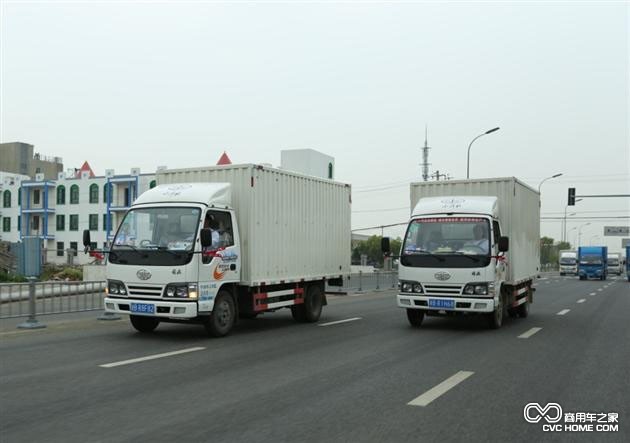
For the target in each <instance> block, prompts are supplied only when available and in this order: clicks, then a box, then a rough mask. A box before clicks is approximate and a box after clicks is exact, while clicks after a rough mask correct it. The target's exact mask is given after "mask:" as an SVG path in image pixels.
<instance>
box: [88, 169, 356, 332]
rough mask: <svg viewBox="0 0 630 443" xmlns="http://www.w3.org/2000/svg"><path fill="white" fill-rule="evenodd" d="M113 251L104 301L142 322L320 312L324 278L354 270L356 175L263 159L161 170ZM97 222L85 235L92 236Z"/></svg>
mask: <svg viewBox="0 0 630 443" xmlns="http://www.w3.org/2000/svg"><path fill="white" fill-rule="evenodd" d="M157 182H158V186H156V187H154V188H153V189H150V190H148V191H146V192H145V193H143V194H142V195H140V197H138V199H137V200H136V201H135V202H134V204H133V205H132V207H131V208H130V209H129V211H128V212H127V213H126V214H125V216H124V219H123V220H122V222H121V224H120V226H119V228H118V230H117V232H116V235H115V237H114V239H113V243H112V246H111V248H110V251H109V259H108V264H107V270H106V273H107V296H106V297H105V311H107V312H111V313H116V314H126V315H129V317H130V320H131V324H132V325H133V327H134V328H136V329H137V330H138V331H140V332H151V331H153V330H154V329H155V328H156V327H157V326H158V324H159V323H160V322H177V323H200V324H202V325H203V326H204V327H205V328H206V330H207V332H208V333H209V334H210V335H212V336H224V335H226V334H227V333H229V332H230V330H231V329H232V327H233V325H234V324H235V323H236V321H237V319H238V318H239V316H240V317H241V318H243V317H245V318H253V317H255V316H256V315H258V314H260V313H262V312H270V311H275V310H278V309H281V308H290V309H291V313H292V315H293V318H294V319H295V320H296V321H299V322H315V321H317V320H318V319H319V317H320V314H321V311H322V306H324V305H325V304H326V296H325V292H324V289H325V284H326V283H328V284H330V285H341V284H342V279H343V278H344V277H346V276H347V275H348V274H349V273H350V254H349V251H350V204H351V199H350V193H351V189H350V186H349V185H346V184H341V183H337V182H333V181H331V180H325V179H320V178H316V177H310V176H305V175H300V174H296V173H292V172H288V171H285V170H278V169H273V168H268V167H262V166H257V165H231V166H219V167H208V168H192V169H179V170H167V171H161V172H158V174H157ZM89 242H90V235H89V231H86V232H84V245H86V244H87V245H89Z"/></svg>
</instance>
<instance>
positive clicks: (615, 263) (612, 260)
mask: <svg viewBox="0 0 630 443" xmlns="http://www.w3.org/2000/svg"><path fill="white" fill-rule="evenodd" d="M608 265H609V266H619V260H617V259H616V258H609V259H608Z"/></svg>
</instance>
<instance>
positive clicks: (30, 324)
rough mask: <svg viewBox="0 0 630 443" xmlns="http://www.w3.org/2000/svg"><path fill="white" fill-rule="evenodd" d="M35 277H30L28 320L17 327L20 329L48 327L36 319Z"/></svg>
mask: <svg viewBox="0 0 630 443" xmlns="http://www.w3.org/2000/svg"><path fill="white" fill-rule="evenodd" d="M35 280H36V278H35V277H28V320H26V321H25V322H24V323H20V324H19V325H17V327H18V329H41V328H45V327H46V325H45V324H42V323H40V322H39V321H37V318H35V312H36V306H35V302H36V300H35Z"/></svg>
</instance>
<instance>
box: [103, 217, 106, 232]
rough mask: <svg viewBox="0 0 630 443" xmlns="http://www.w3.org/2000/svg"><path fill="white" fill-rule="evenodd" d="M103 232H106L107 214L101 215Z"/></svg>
mask: <svg viewBox="0 0 630 443" xmlns="http://www.w3.org/2000/svg"><path fill="white" fill-rule="evenodd" d="M103 231H107V214H103Z"/></svg>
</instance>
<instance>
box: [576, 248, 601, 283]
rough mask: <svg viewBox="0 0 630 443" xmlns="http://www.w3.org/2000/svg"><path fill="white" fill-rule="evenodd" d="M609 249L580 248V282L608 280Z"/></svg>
mask: <svg viewBox="0 0 630 443" xmlns="http://www.w3.org/2000/svg"><path fill="white" fill-rule="evenodd" d="M607 262H608V247H606V246H580V247H579V248H578V276H579V277H580V280H588V279H589V278H595V279H598V280H606V277H607V275H608V269H607Z"/></svg>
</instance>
